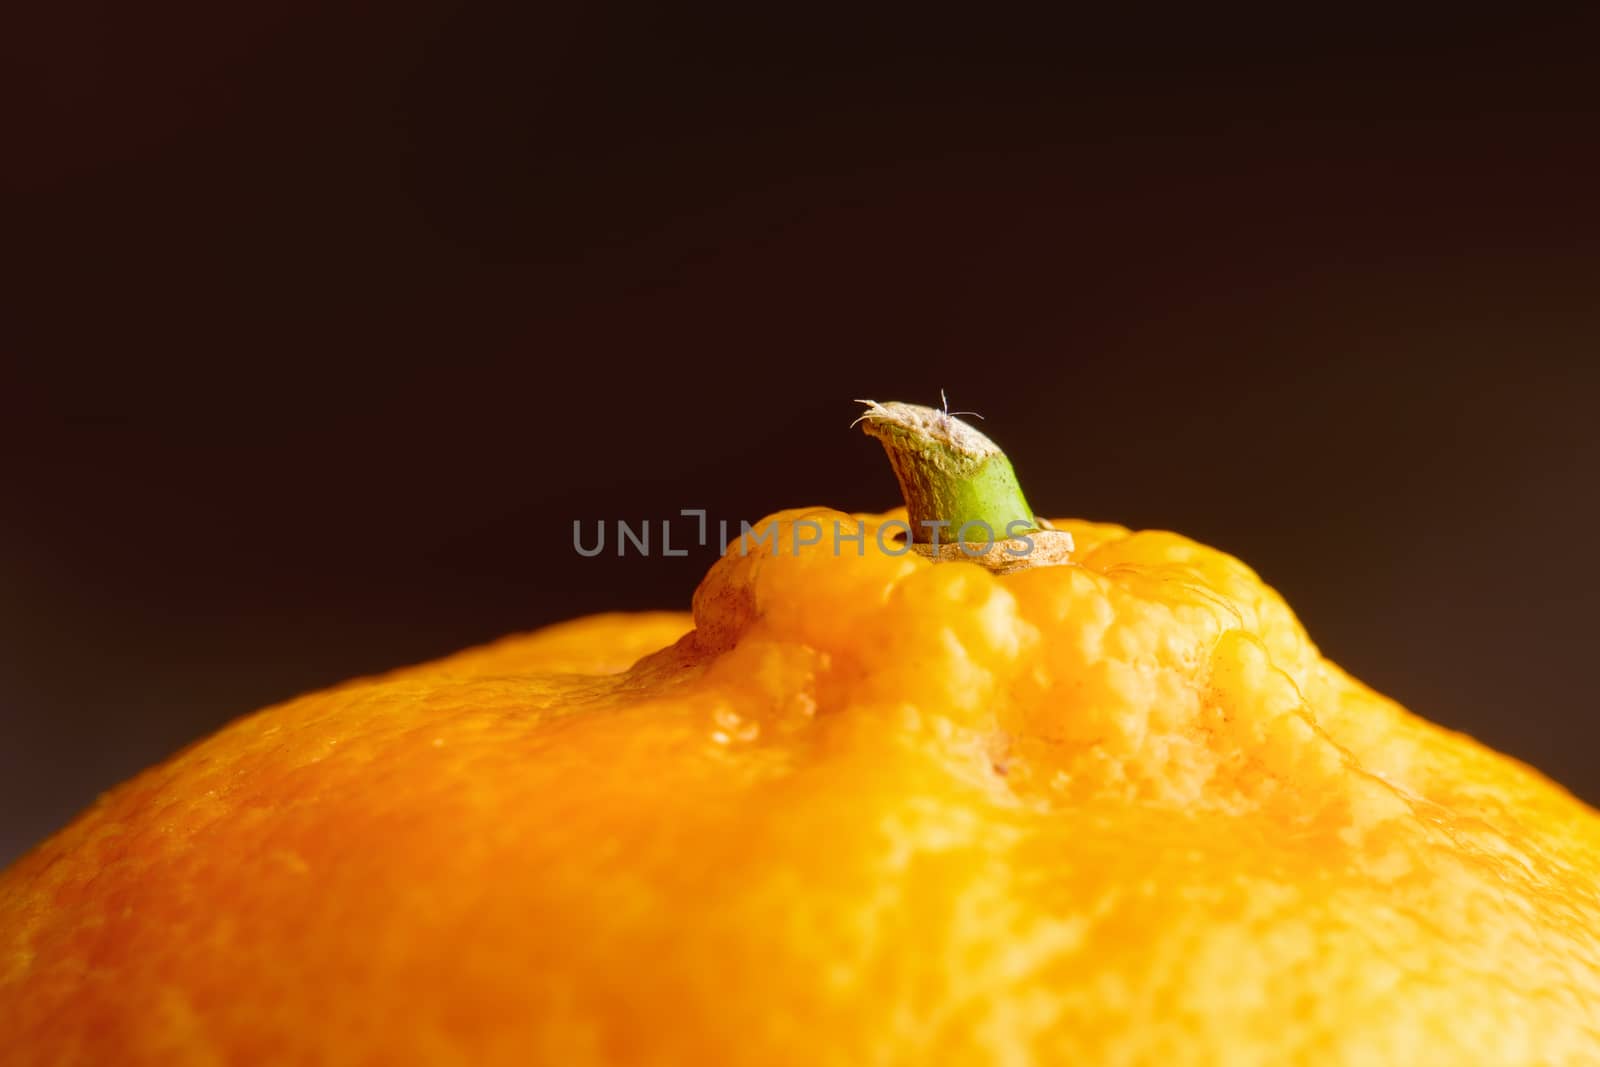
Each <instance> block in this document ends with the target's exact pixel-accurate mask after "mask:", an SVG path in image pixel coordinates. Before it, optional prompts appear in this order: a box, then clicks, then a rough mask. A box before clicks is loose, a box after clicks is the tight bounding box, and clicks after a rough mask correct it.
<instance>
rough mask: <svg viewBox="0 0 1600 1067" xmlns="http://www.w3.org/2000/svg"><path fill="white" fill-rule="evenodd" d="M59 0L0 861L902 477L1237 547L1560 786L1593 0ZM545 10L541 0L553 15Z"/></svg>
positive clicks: (10, 492) (659, 600)
mask: <svg viewBox="0 0 1600 1067" xmlns="http://www.w3.org/2000/svg"><path fill="white" fill-rule="evenodd" d="M548 6H551V5H524V6H523V7H522V9H520V10H519V11H517V12H515V13H513V12H512V11H508V10H502V9H499V8H490V7H486V6H481V5H465V4H462V5H455V6H452V5H449V4H443V3H438V4H425V5H409V6H408V5H398V6H395V5H363V6H356V5H339V4H317V5H313V4H310V3H308V2H307V3H301V4H288V5H278V6H272V7H264V6H258V7H255V8H251V9H245V10H242V11H241V10H233V8H235V7H236V5H215V4H201V3H198V2H193V3H189V4H187V5H179V6H175V7H171V6H169V7H165V8H160V7H150V6H146V5H127V4H112V3H110V2H109V0H108V2H106V3H103V4H98V5H97V4H94V3H66V4H62V5H51V6H50V10H49V11H48V12H41V13H36V14H35V15H34V16H33V17H34V18H35V19H40V20H43V21H40V22H36V23H35V25H33V26H30V27H28V28H27V29H26V30H25V31H24V32H22V33H21V34H17V35H12V36H11V37H10V44H11V46H12V47H13V48H15V49H16V50H17V52H18V54H17V55H16V56H14V57H12V58H10V59H8V60H7V63H6V69H7V70H8V71H10V72H12V73H13V74H20V77H21V83H20V85H19V86H16V87H14V89H13V91H11V92H9V93H8V97H9V98H10V99H12V100H14V101H19V102H21V103H22V104H23V107H24V113H23V114H22V115H21V116H20V118H21V120H22V122H21V125H20V126H13V127H12V133H11V134H9V135H8V148H7V156H8V159H7V163H6V166H5V173H4V179H3V180H4V181H5V183H6V185H7V188H6V190H5V201H4V203H5V212H6V216H7V219H6V227H5V238H4V242H3V247H4V249H5V252H4V254H5V257H6V258H7V259H8V260H10V261H11V265H12V266H13V267H15V268H18V269H19V270H20V273H21V277H20V279H17V280H14V281H13V282H11V283H9V285H8V288H7V290H6V291H5V294H4V297H3V299H4V301H5V314H4V316H3V318H0V330H3V337H0V340H3V343H4V347H3V353H4V360H5V364H4V380H3V388H4V391H3V404H4V412H3V414H4V421H3V424H0V443H3V447H4V471H3V474H4V483H3V484H4V497H3V503H0V508H3V523H0V583H3V586H0V595H3V601H0V613H3V614H0V627H3V631H0V716H3V718H0V722H3V729H4V734H3V752H0V861H3V860H5V859H6V858H9V857H11V856H14V855H15V854H17V853H18V852H19V851H20V850H22V849H23V848H25V847H26V846H27V845H28V844H29V843H31V842H33V841H35V840H37V839H38V838H39V837H40V836H41V835H43V834H45V833H46V832H47V831H49V830H51V829H52V828H54V827H55V826H57V825H59V824H61V823H62V822H63V821H64V820H65V819H67V818H68V817H69V816H70V815H71V814H72V813H73V812H74V811H75V810H76V809H78V808H79V807H81V806H82V805H83V804H85V803H86V802H88V801H89V800H90V799H92V797H93V796H94V795H95V794H96V792H97V791H99V790H102V789H104V788H106V787H107V786H109V785H111V784H112V783H114V782H116V781H117V780H119V779H121V778H123V777H125V776H126V775H128V774H130V773H132V772H134V771H136V770H137V769H139V768H140V767H143V766H145V765H147V764H149V763H150V762H152V761H154V760H157V759H160V758H161V757H162V756H164V755H166V754H167V753H169V752H170V751H172V750H173V749H174V748H175V747H177V746H178V745H180V744H182V743H184V742H186V741H188V740H190V739H192V738H195V737H197V736H198V735H201V734H203V733H204V732H206V731H208V730H210V729H212V728H213V727H215V726H216V725H218V724H219V723H221V722H223V721H225V720H226V719H228V718H230V717H232V716H234V715H237V714H240V713H242V712H246V711H248V710H251V709H252V708H255V707H257V706H260V705H262V704H265V703H267V702H271V701H276V700H279V699H282V698H285V697H288V696H290V695H293V694H295V693H298V692H301V691H304V690H307V689H311V688H315V687H319V686H323V685H327V684H329V683H332V682H335V681H337V680H340V679H343V678H345V677H348V676H351V675H357V674H361V673H364V672H371V671H377V670H380V669H382V668H386V667H390V666H395V665H398V664H403V663H407V662H411V661H416V660H421V659H426V658H428V657H432V656H437V655H440V654H442V653H445V652H449V651H451V650H453V649H456V648H458V647H461V646H464V645H469V644H472V643H474V642H479V641H484V640H486V639H489V638H491V637H494V636H496V635H498V634H501V633H504V632H507V631H512V630H518V629H527V628H531V627H534V626H537V625H540V624H542V623H545V622H549V621H552V620H556V619H560V618H563V617H567V616H571V615H574V614H578V613H582V612H589V611H594V610H599V609H605V608H644V607H651V606H666V607H682V606H685V605H686V604H687V602H688V598H689V594H690V592H691V590H692V589H693V587H694V584H695V582H696V580H697V577H698V575H699V574H700V573H701V572H702V571H703V570H704V568H705V566H706V565H707V564H708V562H709V557H707V556H706V555H705V554H703V553H697V554H693V555H691V556H690V557H688V558H687V559H661V558H655V559H648V560H645V559H637V558H628V559H618V558H616V557H614V556H607V557H603V558H599V559H594V560H582V559H578V558H577V557H576V556H575V555H574V553H573V552H572V550H571V547H570V537H571V522H572V520H573V519H574V518H580V519H585V520H594V519H615V518H626V519H632V520H637V519H641V518H646V517H660V516H662V515H671V514H674V513H675V512H676V510H677V509H678V508H682V507H694V506H701V507H707V508H710V509H711V511H712V514H713V516H719V517H726V518H729V519H733V520H737V519H740V518H749V519H755V518H758V517H760V516H761V515H763V514H765V513H766V512H768V511H770V510H773V509H776V508H778V507H781V506H788V505H797V504H808V503H826V504H831V505H835V506H839V507H843V508H851V509H854V508H876V507H881V506H886V505H889V504H891V503H893V502H894V499H893V498H894V489H893V482H892V479H891V477H890V474H889V471H888V469H887V466H886V465H885V463H884V462H883V460H882V458H881V455H880V454H879V452H878V449H877V446H876V445H875V444H873V443H872V442H870V441H867V440H866V439H864V438H862V437H861V436H860V435H859V434H855V433H851V432H849V431H848V430H847V429H846V427H847V425H848V423H849V422H850V420H851V418H853V416H854V406H853V405H852V404H851V403H850V401H851V398H853V397H858V396H873V397H878V398H882V399H890V398H901V399H910V400H920V401H933V400H936V398H937V396H938V390H939V388H940V387H944V388H947V389H948V390H949V391H950V394H951V399H952V401H953V402H954V403H955V404H956V405H957V406H959V407H962V408H972V409H976V410H978V411H980V412H982V413H983V414H985V415H986V416H987V417H988V421H987V423H985V424H984V425H985V427H986V429H988V430H989V431H990V432H991V433H992V434H993V435H994V436H995V437H997V438H998V439H999V440H1000V441H1001V443H1002V444H1004V445H1005V446H1007V448H1008V449H1009V450H1010V451H1011V453H1012V455H1013V457H1014V458H1015V460H1016V461H1017V465H1018V467H1019V469H1020V472H1021V474H1022V476H1023V478H1024V480H1025V483H1026V485H1027V486H1028V488H1029V491H1030V492H1029V495H1030V497H1031V498H1032V499H1033V502H1034V503H1035V505H1036V506H1037V507H1038V508H1039V509H1040V510H1041V511H1042V512H1044V513H1047V514H1078V515H1086V516H1090V517H1094V518H1103V519H1113V520H1117V521H1121V522H1126V523H1130V524H1133V525H1136V526H1162V527H1171V528H1175V529H1178V530H1181V531H1184V532H1186V533H1189V534H1191V535H1194V536H1196V537H1199V538H1201V539H1203V540H1206V541H1209V542H1212V543H1214V544H1217V545H1219V546H1222V547H1224V548H1226V549H1228V550H1231V551H1233V552H1234V553H1236V554H1238V555H1239V556H1241V557H1243V558H1244V559H1245V560H1246V561H1248V562H1250V563H1251V564H1253V565H1254V566H1256V567H1257V568H1258V569H1259V570H1260V571H1261V572H1262V574H1263V575H1264V576H1265V577H1266V578H1267V579H1268V580H1269V581H1271V582H1272V583H1274V584H1276V585H1277V586H1278V587H1279V588H1280V589H1282V590H1283V592H1284V593H1285V594H1286V595H1287V596H1288V597H1289V599H1290V601H1291V602H1292V603H1293V604H1294V605H1296V607H1297V608H1298V609H1299V611H1300V613H1301V614H1302V616H1303V618H1304V619H1305V621H1306V623H1307V625H1308V626H1309V628H1310V630H1311V632H1312V634H1313V636H1314V637H1315V638H1316V639H1317V640H1318V641H1319V642H1320V644H1321V645H1322V646H1323V648H1324V649H1325V650H1326V651H1327V652H1328V653H1329V654H1330V655H1331V656H1333V657H1334V658H1336V659H1338V660H1339V661H1341V662H1342V663H1344V664H1346V665H1347V666H1349V667H1350V668H1351V669H1352V670H1354V671H1355V672H1356V673H1357V674H1358V675H1359V676H1361V677H1363V678H1364V679H1366V680H1368V681H1369V682H1371V683H1373V684H1375V685H1376V686H1378V687H1379V688H1381V689H1383V690H1386V691H1388V692H1389V693H1391V694H1393V695H1395V696H1397V697H1399V698H1400V699H1402V700H1403V701H1405V702H1406V703H1408V704H1409V705H1411V706H1412V707H1414V708H1415V709H1417V710H1418V711H1420V712H1422V713H1424V714H1426V715H1428V716H1430V717H1433V718H1435V719H1438V720H1440V721H1442V722H1445V723H1448V724H1450V725H1452V726H1456V727H1460V728H1462V729H1465V730H1468V731H1471V732H1472V733H1474V734H1476V735H1478V736H1479V737H1481V738H1483V739H1484V740H1486V741H1488V742H1489V743H1491V744H1493V745H1496V746H1499V747H1501V748H1504V749H1506V750H1508V751H1510V752H1512V753H1514V754H1516V755H1518V756H1520V757H1523V758H1525V759H1527V760H1530V761H1532V762H1533V763H1535V764H1537V765H1539V766H1540V767H1542V768H1544V769H1545V770H1547V771H1548V772H1550V773H1551V774H1552V775H1554V776H1555V777H1556V778H1558V779H1560V780H1562V781H1564V782H1565V783H1567V784H1568V785H1569V786H1571V787H1572V788H1574V789H1576V790H1577V791H1578V792H1580V793H1581V794H1583V795H1585V796H1587V797H1588V798H1590V799H1591V800H1600V769H1597V767H1596V765H1595V762H1594V760H1593V756H1592V753H1593V751H1594V746H1595V743H1596V741H1597V740H1600V728H1597V725H1596V718H1595V715H1594V711H1595V700H1594V697H1593V695H1592V691H1591V689H1590V683H1589V679H1590V673H1589V672H1590V670H1591V663H1592V662H1593V659H1594V653H1593V647H1594V642H1595V638H1596V628H1595V625H1594V621H1593V620H1594V619H1595V607H1594V605H1595V603H1596V598H1597V596H1600V577H1597V568H1596V566H1595V565H1594V563H1593V557H1594V552H1593V550H1592V547H1591V545H1592V539H1593V537H1594V533H1595V529H1596V519H1597V517H1600V516H1597V508H1596V504H1595V495H1594V485H1595V482H1596V477H1597V475H1600V435H1597V432H1596V430H1595V420H1594V405H1595V401H1596V398H1597V394H1600V371H1597V369H1596V354H1597V353H1596V346H1597V342H1600V304H1597V301H1596V292H1597V283H1600V225H1597V218H1596V215H1595V213H1594V211H1593V210H1592V204H1593V200H1594V190H1595V188H1596V178H1597V177H1600V175H1597V173H1596V170H1595V168H1594V167H1593V166H1592V163H1591V160H1590V159H1589V158H1588V153H1589V152H1590V151H1591V150H1592V148H1593V139H1594V131H1595V124H1594V121H1593V119H1594V115H1593V113H1592V111H1591V110H1590V108H1589V104H1590V103H1591V102H1592V101H1591V99H1590V96H1589V88H1590V83H1591V81H1592V80H1593V78H1594V74H1593V69H1592V54H1591V53H1592V44H1593V41H1594V40H1595V39H1596V38H1595V32H1594V31H1595V29H1596V27H1595V26H1594V25H1593V24H1592V22H1590V23H1584V24H1578V23H1574V22H1557V21H1548V22H1544V23H1533V22H1525V23H1519V24H1514V25H1512V24H1505V23H1504V22H1498V21H1489V20H1487V19H1485V20H1484V21H1480V22H1472V21H1463V19H1462V17H1461V16H1460V15H1459V13H1458V14H1457V15H1456V16H1454V18H1453V19H1452V20H1451V21H1441V20H1439V19H1437V18H1434V17H1430V18H1428V19H1422V18H1420V17H1419V18H1418V19H1416V20H1415V21H1413V22H1410V23H1407V22H1404V21H1397V20H1396V18H1395V17H1394V16H1393V15H1388V16H1385V19H1384V20H1383V21H1382V22H1372V23H1363V22H1360V21H1355V20H1350V19H1349V16H1344V18H1345V19H1346V21H1336V20H1333V19H1332V18H1331V17H1330V20H1329V21H1327V22H1325V23H1323V24H1316V25H1313V24H1310V23H1306V22H1304V21H1303V19H1304V16H1303V15H1299V14H1297V15H1296V16H1295V17H1296V20H1297V21H1296V22H1295V23H1293V24H1290V23H1287V22H1283V23H1278V24H1263V23H1261V22H1258V21H1253V20H1245V19H1240V20H1239V21H1237V22H1234V23H1227V24H1223V23H1218V22H1214V21H1202V20H1199V19H1196V18H1193V17H1190V18H1189V20H1187V21H1182V22H1171V21H1162V20H1159V19H1157V18H1156V17H1155V16H1154V15H1152V14H1149V13H1146V14H1145V15H1144V16H1143V17H1142V20H1141V21H1138V22H1134V21H1129V22H1128V23H1125V24H1124V23H1118V22H1114V21H1112V20H1111V19H1110V18H1109V17H1108V16H1105V15H1095V16H1085V15H1081V14H1080V15H1074V16H1073V17H1072V18H1071V19H1070V20H1064V21H1061V22H1059V23H1056V24H1049V25H1046V24H1042V23H1033V22H1029V21H1027V20H1025V19H1024V18H1023V17H1022V16H1020V15H1016V14H1012V15H1008V16H1006V18H1005V21H989V22H981V23H980V22H976V21H973V16H971V15H967V16H962V17H961V18H956V19H949V20H946V19H944V18H942V17H940V16H935V15H933V14H930V13H929V12H928V11H927V10H926V8H922V9H913V8H909V7H908V8H905V9H900V10H893V11H890V10H888V9H878V10H877V11H876V13H874V14H871V15H867V14H864V13H863V12H862V11H860V10H851V9H840V10H839V11H837V12H824V11H820V10H817V9H814V8H810V7H809V6H806V7H804V8H802V7H801V6H798V5H786V8H787V10H785V11H784V12H782V13H781V14H768V15H762V16H753V15H750V14H748V13H745V14H741V15H731V14H729V13H726V12H724V13H719V14H717V15H715V16H712V15H709V14H706V15H689V14H685V13H682V12H679V13H672V12H666V11H659V12H647V11H643V10H639V9H632V10H626V11H624V10H622V9H620V8H612V9H609V10H607V9H596V10H593V11H591V12H589V13H586V14H579V13H571V12H569V13H562V14H552V13H550V12H548V11H542V10H538V9H539V8H543V7H548ZM568 6H579V5H568Z"/></svg>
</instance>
